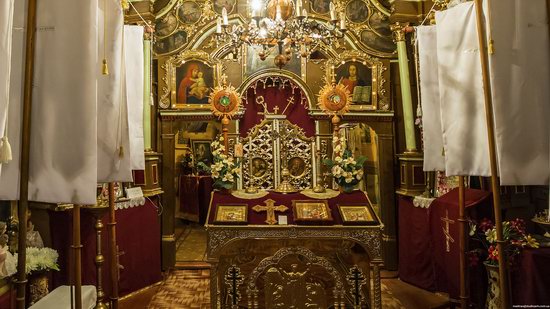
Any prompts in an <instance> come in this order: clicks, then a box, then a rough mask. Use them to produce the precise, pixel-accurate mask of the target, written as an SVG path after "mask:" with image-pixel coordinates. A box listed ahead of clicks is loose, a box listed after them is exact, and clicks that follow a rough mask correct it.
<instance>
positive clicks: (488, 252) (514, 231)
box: [469, 218, 539, 266]
mask: <svg viewBox="0 0 550 309" xmlns="http://www.w3.org/2000/svg"><path fill="white" fill-rule="evenodd" d="M470 236H475V239H477V240H478V241H480V242H481V244H482V245H483V247H484V249H475V250H472V251H470V252H469V259H470V265H471V266H475V265H476V264H477V261H479V258H480V256H482V257H483V256H486V260H485V264H487V265H492V266H496V265H498V256H499V252H498V248H497V245H496V244H497V230H496V228H495V226H494V224H493V222H491V220H489V219H483V220H481V222H480V223H479V227H477V226H476V224H475V223H474V222H470ZM502 237H503V240H504V241H507V242H508V245H507V246H506V256H507V258H508V261H509V262H510V263H513V261H514V258H515V257H517V256H518V255H519V254H520V253H521V250H522V249H523V248H538V247H539V243H538V242H537V240H536V239H535V238H534V237H533V236H531V235H530V234H528V233H527V232H526V230H525V221H524V220H522V219H519V218H518V219H514V220H512V221H504V222H502Z"/></svg>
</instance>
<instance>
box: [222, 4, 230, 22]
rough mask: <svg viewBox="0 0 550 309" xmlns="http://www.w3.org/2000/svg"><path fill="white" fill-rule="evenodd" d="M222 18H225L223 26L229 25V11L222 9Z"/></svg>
mask: <svg viewBox="0 0 550 309" xmlns="http://www.w3.org/2000/svg"><path fill="white" fill-rule="evenodd" d="M222 18H223V25H224V26H227V25H229V20H228V19H227V9H226V8H225V7H224V8H223V9H222Z"/></svg>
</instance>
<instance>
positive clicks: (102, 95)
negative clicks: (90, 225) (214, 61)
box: [0, 0, 144, 204]
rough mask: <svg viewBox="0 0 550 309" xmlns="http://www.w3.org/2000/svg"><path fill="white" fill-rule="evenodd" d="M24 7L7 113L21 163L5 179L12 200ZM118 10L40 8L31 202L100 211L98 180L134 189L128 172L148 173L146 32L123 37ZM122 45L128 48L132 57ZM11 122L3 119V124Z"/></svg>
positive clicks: (51, 3)
mask: <svg viewBox="0 0 550 309" xmlns="http://www.w3.org/2000/svg"><path fill="white" fill-rule="evenodd" d="M17 4H18V5H17V6H16V10H15V15H14V27H13V29H14V31H13V55H12V59H11V64H12V70H11V87H10V108H9V111H8V113H9V122H8V124H9V130H8V134H9V139H10V141H11V144H12V150H13V158H14V160H13V161H11V162H10V163H9V164H5V165H4V166H3V172H2V174H0V199H6V200H16V199H18V197H19V184H18V180H19V165H20V162H19V157H20V143H21V119H22V115H21V106H22V87H23V69H24V63H23V57H24V55H25V49H24V32H23V31H19V29H21V28H23V27H24V25H25V23H24V19H25V18H24V16H25V15H26V11H25V3H24V1H17ZM104 5H106V6H105V7H104ZM119 7H120V3H119V1H116V0H109V1H106V3H105V4H104V3H99V1H97V0H94V1H91V2H87V3H86V5H84V6H82V4H77V3H76V2H74V1H70V0H45V1H40V2H39V3H38V7H37V12H38V13H37V33H36V51H35V67H34V81H33V110H32V126H31V145H30V146H31V156H30V177H29V199H30V200H32V201H41V202H51V203H78V204H95V202H96V185H97V182H98V181H100V182H104V181H117V180H118V181H131V180H132V178H131V169H132V168H134V169H143V168H144V157H143V156H144V155H143V132H142V130H143V117H142V113H143V86H144V85H143V66H144V62H143V43H142V40H143V27H138V26H133V27H131V28H128V30H127V31H123V29H124V28H123V20H122V10H121V9H120V8H119ZM100 8H102V9H105V11H106V12H107V14H106V15H104V14H103V11H102V10H100ZM104 16H106V20H103V17H104ZM104 26H105V28H103V27H104ZM104 30H105V31H104ZM123 32H125V33H126V35H125V36H123ZM100 38H101V40H100ZM104 38H105V42H106V44H105V46H104V45H103V44H104ZM124 45H128V46H129V47H128V48H127V49H126V52H124V47H123V46H124ZM104 50H105V54H104V53H103V51H104ZM103 57H105V58H106V59H107V63H108V66H109V73H110V74H109V75H107V76H105V75H102V74H101V73H102V66H101V62H102V59H103ZM125 63H128V65H125ZM129 67H132V70H130V69H129ZM129 114H131V115H133V117H132V118H131V119H130V118H129V116H128V115H129ZM4 115H5V112H4V111H1V113H0V116H2V117H3V116H4ZM99 115H100V117H98V116H99ZM2 117H0V119H1V118H2ZM131 158H132V159H133V160H131Z"/></svg>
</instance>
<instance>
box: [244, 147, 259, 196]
mask: <svg viewBox="0 0 550 309" xmlns="http://www.w3.org/2000/svg"><path fill="white" fill-rule="evenodd" d="M247 157H248V174H249V175H250V178H249V179H248V186H247V187H246V189H245V190H244V192H246V193H248V194H255V193H258V187H256V186H255V185H254V183H253V177H252V137H251V136H250V137H249V141H248V156H247Z"/></svg>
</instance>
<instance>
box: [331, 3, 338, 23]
mask: <svg viewBox="0 0 550 309" xmlns="http://www.w3.org/2000/svg"><path fill="white" fill-rule="evenodd" d="M329 7H330V20H337V18H336V8H335V7H334V3H332V1H331V2H330V6H329Z"/></svg>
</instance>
